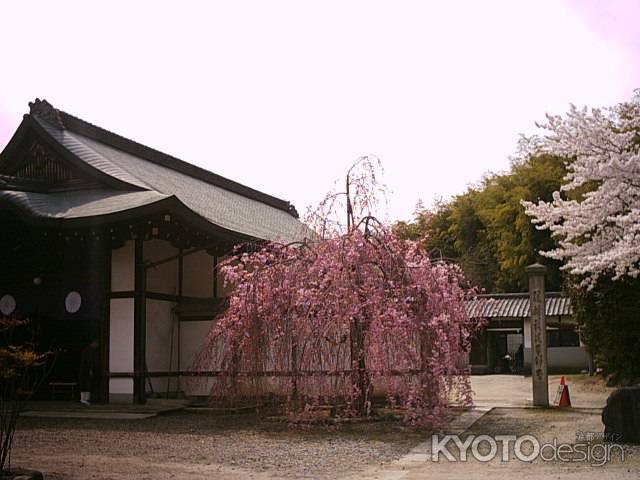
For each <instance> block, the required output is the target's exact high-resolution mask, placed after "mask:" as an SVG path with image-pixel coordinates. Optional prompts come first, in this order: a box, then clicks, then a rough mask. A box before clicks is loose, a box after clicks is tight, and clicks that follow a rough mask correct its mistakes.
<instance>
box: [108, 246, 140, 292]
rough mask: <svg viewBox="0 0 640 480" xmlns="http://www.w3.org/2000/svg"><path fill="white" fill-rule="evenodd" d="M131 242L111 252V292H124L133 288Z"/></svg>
mask: <svg viewBox="0 0 640 480" xmlns="http://www.w3.org/2000/svg"><path fill="white" fill-rule="evenodd" d="M134 273H135V265H134V247H133V240H129V241H127V243H125V245H124V246H123V247H121V248H118V249H117V250H113V251H112V252H111V291H112V292H126V291H132V290H133V289H134V288H135V283H134Z"/></svg>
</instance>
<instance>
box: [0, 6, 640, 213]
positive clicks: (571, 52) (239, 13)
mask: <svg viewBox="0 0 640 480" xmlns="http://www.w3.org/2000/svg"><path fill="white" fill-rule="evenodd" d="M639 22H640V0H609V1H606V2H601V1H596V0H587V1H579V0H575V1H568V0H566V1H553V0H549V1H540V0H538V1H502V2H499V1H439V2H436V1H432V2H428V1H422V2H418V1H415V2H413V1H385V2H381V1H372V0H366V1H346V0H340V1H328V0H323V1H314V2H311V1H301V0H291V1H265V0H256V1H238V0H234V1H226V2H214V1H207V2H204V1H203V2H189V1H182V2H172V3H168V2H166V3H165V2H159V1H157V0H156V1H149V2H142V1H136V2H134V1H127V2H118V1H113V0H111V1H108V2H106V1H105V2H100V3H99V4H98V2H89V1H86V0H83V1H79V2H67V1H56V2H51V1H45V2H42V3H37V2H30V1H20V2H17V1H14V2H3V3H2V5H1V6H0V45H2V49H1V50H0V58H1V59H2V69H1V70H0V72H1V73H0V147H3V146H4V145H5V144H6V142H7V141H8V140H9V138H10V136H11V134H12V133H13V131H14V130H15V128H16V127H17V126H18V124H19V122H20V119H21V118H22V115H23V114H24V113H26V112H27V111H28V107H27V103H28V102H29V101H31V100H33V99H34V98H36V97H39V98H46V99H47V100H48V101H49V102H51V103H52V104H53V105H54V106H56V107H57V108H59V109H61V110H65V111H67V112H69V113H71V114H74V115H76V116H78V117H80V118H83V119H85V120H88V121H90V122H92V123H95V124H97V125H99V126H102V127H104V128H107V129H109V130H112V131H114V132H117V133H119V134H122V135H124V136H126V137H129V138H132V139H135V140H137V141H139V142H141V143H144V144H146V145H149V146H151V147H154V148H156V149H159V150H162V151H164V152H166V153H170V154H172V155H175V156H177V157H180V158H182V159H183V160H186V161H188V162H191V163H195V164H197V165H200V166H202V167H205V168H207V169H210V170H212V171H214V172H216V173H219V174H221V175H224V176H227V177H229V178H232V179H234V180H237V181H239V182H242V183H245V184H247V185H249V186H252V187H254V188H257V189H260V190H263V191H265V192H267V193H270V194H273V195H276V196H279V197H282V198H285V199H287V200H290V201H292V202H293V203H294V204H295V205H296V206H297V207H298V210H299V211H300V212H303V211H304V209H305V206H306V205H309V204H316V203H317V202H318V201H319V200H320V199H321V198H322V197H323V195H324V193H325V192H326V191H327V189H328V188H329V187H330V186H331V183H332V181H333V180H335V179H336V178H338V177H340V176H341V175H342V174H343V173H344V172H345V171H346V169H347V168H348V167H349V165H350V164H351V163H352V162H353V160H354V159H355V158H356V157H358V156H360V155H363V154H375V155H377V156H379V157H380V158H381V159H382V162H383V165H384V167H385V170H386V183H387V184H388V186H389V188H390V189H391V191H392V194H391V196H390V205H389V215H390V218H391V219H399V218H409V217H411V213H412V212H413V209H414V206H415V204H416V201H417V200H418V198H422V199H423V200H424V203H425V204H426V205H429V204H431V203H432V202H433V200H434V199H437V198H447V197H449V196H451V195H453V194H456V193H461V192H463V191H464V190H465V188H466V187H467V185H468V184H470V183H473V182H476V181H477V180H479V179H480V177H481V176H482V174H483V173H485V172H487V171H489V170H492V171H500V170H504V169H505V168H507V167H508V164H509V160H508V155H510V154H512V153H513V152H514V150H515V146H516V142H517V139H518V133H521V132H522V133H531V132H533V131H534V122H535V121H536V120H543V119H544V114H545V112H550V113H562V112H565V111H566V110H567V107H568V104H569V103H570V102H573V103H575V104H578V105H590V106H606V105H612V104H614V103H617V102H619V101H622V100H627V99H629V98H631V96H632V94H633V89H634V88H637V87H640V28H638V23H639Z"/></svg>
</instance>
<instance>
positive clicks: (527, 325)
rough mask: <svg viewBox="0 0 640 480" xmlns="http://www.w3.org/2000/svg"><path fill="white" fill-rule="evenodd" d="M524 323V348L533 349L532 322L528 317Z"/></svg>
mask: <svg viewBox="0 0 640 480" xmlns="http://www.w3.org/2000/svg"><path fill="white" fill-rule="evenodd" d="M522 323H523V325H522V337H523V338H524V341H523V343H524V348H531V320H530V319H529V318H528V317H527V318H525V319H524V321H523V322H522Z"/></svg>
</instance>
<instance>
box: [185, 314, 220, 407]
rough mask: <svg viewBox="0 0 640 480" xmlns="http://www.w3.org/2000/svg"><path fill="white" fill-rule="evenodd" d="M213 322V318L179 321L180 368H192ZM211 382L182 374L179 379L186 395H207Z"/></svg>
mask: <svg viewBox="0 0 640 480" xmlns="http://www.w3.org/2000/svg"><path fill="white" fill-rule="evenodd" d="M213 323H214V322H213V320H207V321H197V322H184V321H183V322H180V370H183V371H185V370H193V368H194V366H193V362H194V360H195V355H196V354H197V353H198V352H199V350H200V348H201V346H202V343H203V341H204V339H205V338H206V336H207V334H208V333H209V331H210V330H211V327H212V326H213ZM212 381H213V380H211V382H212ZM211 382H210V381H208V380H207V379H204V378H197V377H189V376H183V377H181V379H180V384H181V388H182V390H183V391H184V392H185V393H186V394H187V395H208V393H209V390H210V389H211Z"/></svg>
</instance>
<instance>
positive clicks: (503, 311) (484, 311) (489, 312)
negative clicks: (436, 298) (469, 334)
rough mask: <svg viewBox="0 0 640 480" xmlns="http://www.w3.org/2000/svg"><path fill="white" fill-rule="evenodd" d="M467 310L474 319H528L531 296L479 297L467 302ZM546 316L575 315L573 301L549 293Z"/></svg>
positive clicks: (515, 294) (507, 294) (546, 298)
mask: <svg viewBox="0 0 640 480" xmlns="http://www.w3.org/2000/svg"><path fill="white" fill-rule="evenodd" d="M466 308H467V313H468V315H469V316H470V317H472V318H473V317H475V318H526V317H528V316H529V294H528V293H503V294H492V295H478V296H477V298H476V299H474V300H470V301H468V302H467V304H466ZM545 314H546V316H548V317H556V316H570V315H573V309H572V307H571V299H570V298H569V297H566V296H563V295H561V294H559V293H557V292H547V294H546V295H545Z"/></svg>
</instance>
